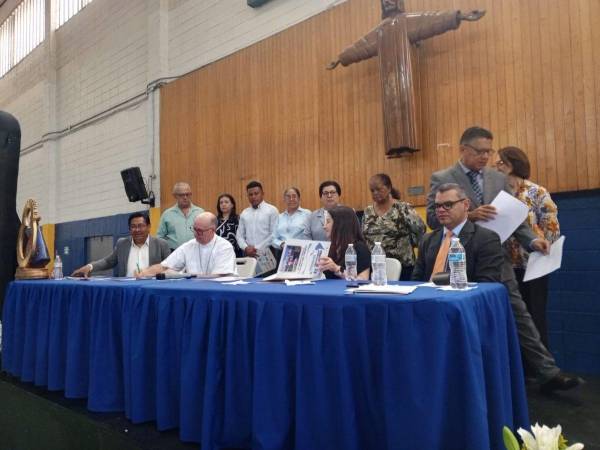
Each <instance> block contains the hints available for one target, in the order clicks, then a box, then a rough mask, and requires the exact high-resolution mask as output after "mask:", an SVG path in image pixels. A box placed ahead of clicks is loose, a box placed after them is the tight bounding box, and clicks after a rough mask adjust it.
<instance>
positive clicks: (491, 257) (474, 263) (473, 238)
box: [412, 183, 504, 282]
mask: <svg viewBox="0 0 600 450" xmlns="http://www.w3.org/2000/svg"><path fill="white" fill-rule="evenodd" d="M434 206H435V214H436V217H437V219H438V221H439V222H440V224H442V228H440V229H438V230H436V231H434V232H432V233H428V234H427V235H425V237H423V240H422V241H421V245H420V246H419V257H418V258H417V262H416V264H415V269H414V272H413V274H412V279H413V280H419V281H429V280H430V279H431V276H432V275H433V274H435V273H437V272H445V271H448V248H449V247H450V239H451V237H453V236H458V237H459V238H460V243H461V244H462V246H463V247H464V249H465V254H466V257H467V279H468V280H469V281H477V282H480V281H495V282H501V280H502V277H501V273H502V264H503V263H504V254H503V253H502V246H501V244H500V238H499V237H498V235H497V234H496V233H495V232H493V231H491V230H488V229H487V228H483V227H481V226H479V225H477V224H474V223H473V222H470V221H469V220H468V219H467V216H468V213H469V199H468V198H467V196H466V195H465V191H464V190H463V189H462V188H461V187H460V186H459V185H458V184H454V183H446V184H442V185H441V186H439V187H438V190H437V193H436V194H435V204H434Z"/></svg>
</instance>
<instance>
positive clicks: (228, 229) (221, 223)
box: [215, 194, 244, 258]
mask: <svg viewBox="0 0 600 450" xmlns="http://www.w3.org/2000/svg"><path fill="white" fill-rule="evenodd" d="M238 224H239V216H238V215H237V212H236V210H235V199H234V198H233V196H232V195H231V194H221V195H219V198H218V199H217V229H216V230H215V233H216V234H217V235H218V236H220V237H222V238H224V239H227V240H228V241H229V243H230V244H231V245H233V250H234V251H235V256H236V257H238V258H240V257H242V256H244V254H243V253H244V252H243V251H242V249H240V246H239V245H238V243H237V239H236V237H235V236H236V232H237V229H238Z"/></svg>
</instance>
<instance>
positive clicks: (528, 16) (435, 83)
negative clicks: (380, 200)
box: [160, 0, 600, 210]
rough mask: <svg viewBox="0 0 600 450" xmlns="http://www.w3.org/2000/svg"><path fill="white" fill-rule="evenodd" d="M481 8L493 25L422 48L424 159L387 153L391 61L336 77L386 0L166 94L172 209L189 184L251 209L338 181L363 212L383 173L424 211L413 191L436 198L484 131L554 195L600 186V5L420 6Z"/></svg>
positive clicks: (312, 199)
mask: <svg viewBox="0 0 600 450" xmlns="http://www.w3.org/2000/svg"><path fill="white" fill-rule="evenodd" d="M474 7H484V8H485V9H487V11H488V12H487V14H486V16H485V17H484V18H483V19H482V20H481V21H479V22H476V23H465V24H462V25H461V27H460V28H459V30H457V31H455V32H449V33H446V34H444V35H441V36H437V37H434V38H432V39H429V40H427V41H425V42H423V43H422V44H421V46H420V47H418V48H416V49H413V55H414V56H415V57H414V61H415V67H414V73H415V85H416V86H418V90H419V95H418V101H419V103H418V108H417V111H418V115H419V117H420V123H419V125H420V127H419V135H420V141H421V146H422V151H421V152H419V153H417V154H414V155H413V156H411V157H406V158H399V159H391V160H389V159H386V158H385V156H384V150H383V127H382V109H381V87H380V80H379V65H378V61H377V59H376V58H374V59H371V60H369V61H365V62H362V63H358V64H354V65H352V66H350V67H347V68H342V67H339V68H337V69H336V70H334V71H326V70H325V66H326V65H327V63H328V62H329V61H330V60H331V59H333V58H334V57H335V56H336V55H337V54H338V53H339V51H340V50H342V49H343V48H344V47H345V46H347V45H348V44H350V43H352V42H354V41H356V40H357V39H358V38H360V37H362V36H363V35H364V34H365V33H366V32H368V31H369V30H370V29H371V28H372V27H373V26H374V25H376V24H377V23H378V22H379V21H380V6H379V2H378V1H375V0H349V1H348V2H345V3H343V4H341V5H338V6H336V7H335V8H332V9H330V10H327V11H325V12H323V13H322V14H319V15H318V16H315V17H313V18H311V19H309V20H307V21H304V22H302V23H300V24H298V25H296V26H294V27H292V28H290V29H288V30H285V31H283V32H281V33H279V34H277V35H275V36H272V37H270V38H268V39H265V40H264V41H261V42H259V43H257V44H255V45H253V46H251V47H249V48H246V49H243V50H241V51H239V52H237V53H235V54H233V55H231V56H229V57H227V58H224V59H222V60H220V61H217V62H215V63H213V64H210V65H208V66H206V67H204V68H202V69H200V70H198V71H196V72H194V73H192V74H190V75H188V76H186V77H184V78H182V79H180V80H177V81H175V82H173V83H171V84H170V85H168V86H165V87H163V88H162V92H161V114H160V118H161V138H160V141H161V200H162V207H163V208H164V207H167V206H169V205H170V204H172V199H171V196H170V191H171V188H172V185H173V183H174V182H175V181H177V180H181V179H187V180H190V181H191V182H192V185H193V188H194V191H195V199H194V201H195V202H196V203H198V204H200V205H202V206H204V207H207V208H209V209H214V203H215V200H216V196H217V195H218V194H219V193H220V192H222V191H225V190H227V191H229V192H231V193H232V194H233V195H234V196H235V197H236V199H237V201H238V209H240V210H241V209H242V208H243V207H244V206H245V205H246V199H245V189H244V187H245V185H246V183H247V182H248V181H249V180H250V179H254V178H258V179H260V180H261V181H262V182H263V184H264V186H265V191H266V195H267V199H268V201H270V202H273V203H275V204H276V205H277V206H278V207H279V208H281V207H282V206H283V202H282V191H283V189H284V188H285V187H286V186H289V185H296V186H297V187H299V188H300V189H301V191H302V194H303V195H302V202H303V205H304V206H306V207H308V208H311V209H314V208H317V207H318V206H319V198H318V194H317V192H316V191H317V186H318V184H319V183H320V182H321V181H322V180H324V179H327V178H334V179H337V180H338V181H339V182H340V183H341V184H342V188H343V196H342V201H343V203H344V204H347V205H349V206H353V207H355V208H363V207H364V206H365V205H367V204H369V203H370V202H371V199H370V193H369V191H368V186H367V182H368V178H369V177H370V176H371V175H372V174H374V173H377V172H381V171H383V172H386V173H389V174H390V176H391V177H392V179H393V180H394V183H395V184H396V185H397V187H398V188H399V189H400V191H401V192H402V194H403V197H404V198H405V199H407V200H408V201H411V202H413V203H414V204H422V203H423V202H424V200H425V196H417V197H408V196H407V190H408V188H409V187H410V186H418V185H423V186H424V187H425V189H426V190H427V189H428V187H429V186H428V182H429V176H430V174H431V172H432V171H434V170H437V169H439V168H443V167H445V166H448V165H450V164H452V163H454V161H456V158H457V154H458V139H459V137H460V134H461V133H462V131H463V129H464V128H466V127H467V126H470V125H474V124H479V125H481V126H485V127H489V128H490V129H491V130H492V132H494V134H495V136H496V139H495V141H496V142H495V145H496V146H497V147H500V146H504V145H517V146H520V147H522V148H523V149H524V150H525V151H527V152H528V153H529V155H530V158H531V160H532V165H533V169H534V170H533V174H532V175H533V176H532V178H533V179H534V181H537V182H539V183H540V184H542V185H545V186H546V187H548V188H549V189H550V190H551V191H557V190H573V189H589V188H596V187H600V169H599V168H598V162H599V161H598V160H599V158H598V156H599V155H598V152H599V151H600V150H599V147H600V146H599V145H598V144H599V140H600V133H598V127H599V126H600V119H599V115H600V81H599V80H598V77H599V75H598V74H600V56H599V55H598V53H599V51H598V50H597V48H599V47H600V19H599V18H600V2H597V1H595V0H577V1H569V0H548V1H546V0H543V1H542V0H528V1H518V0H505V1H502V2H499V1H492V0H478V1H477V2H476V4H474V3H473V1H472V0H413V1H409V2H407V9H408V10H409V11H418V10H441V9H448V8H456V9H461V10H463V11H466V10H470V9H472V8H474ZM439 144H449V145H448V146H440V147H439V148H438V146H439Z"/></svg>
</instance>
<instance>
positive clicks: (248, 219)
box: [236, 181, 279, 258]
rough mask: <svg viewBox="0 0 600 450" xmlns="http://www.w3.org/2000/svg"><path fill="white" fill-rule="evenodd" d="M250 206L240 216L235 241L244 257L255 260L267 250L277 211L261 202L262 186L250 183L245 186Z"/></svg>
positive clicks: (256, 182) (277, 215)
mask: <svg viewBox="0 0 600 450" xmlns="http://www.w3.org/2000/svg"><path fill="white" fill-rule="evenodd" d="M246 193H247V195H248V202H249V203H250V206H249V207H248V208H246V209H244V211H242V214H241V215H240V224H239V226H238V229H237V234H236V237H237V241H238V244H239V246H240V248H241V249H242V251H243V252H244V255H246V256H251V257H253V258H256V257H257V256H258V255H259V254H262V253H264V252H265V251H267V250H268V249H269V246H270V245H271V240H272V238H273V231H275V226H276V225H277V218H278V217H279V211H278V210H277V208H275V207H274V206H273V205H270V204H269V203H267V202H265V201H264V200H263V197H264V192H263V188H262V184H260V183H259V182H258V181H251V182H250V183H248V185H247V186H246Z"/></svg>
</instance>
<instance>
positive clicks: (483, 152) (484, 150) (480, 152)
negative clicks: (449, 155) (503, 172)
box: [463, 144, 496, 156]
mask: <svg viewBox="0 0 600 450" xmlns="http://www.w3.org/2000/svg"><path fill="white" fill-rule="evenodd" d="M463 145H464V146H465V147H469V148H470V149H471V150H473V151H474V152H475V153H476V154H477V156H483V155H486V156H492V155H493V154H494V153H496V150H494V149H492V148H481V149H479V148H476V147H473V146H472V145H470V144H463Z"/></svg>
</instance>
